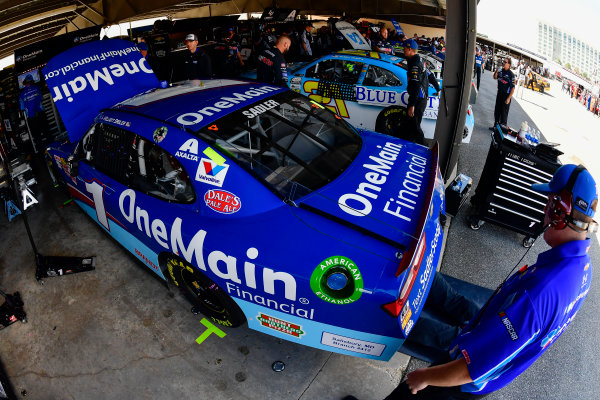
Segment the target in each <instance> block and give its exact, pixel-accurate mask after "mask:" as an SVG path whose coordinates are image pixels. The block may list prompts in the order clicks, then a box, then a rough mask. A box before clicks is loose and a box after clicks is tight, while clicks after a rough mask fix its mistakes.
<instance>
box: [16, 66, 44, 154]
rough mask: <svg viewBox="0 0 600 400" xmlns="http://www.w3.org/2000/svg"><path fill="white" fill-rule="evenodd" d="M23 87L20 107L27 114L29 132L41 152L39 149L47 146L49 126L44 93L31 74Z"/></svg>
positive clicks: (24, 81)
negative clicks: (45, 112)
mask: <svg viewBox="0 0 600 400" xmlns="http://www.w3.org/2000/svg"><path fill="white" fill-rule="evenodd" d="M23 85H24V86H25V87H24V88H23V90H21V93H19V105H20V107H21V110H22V111H24V112H25V116H26V118H27V125H28V126H29V131H30V132H31V135H32V136H33V140H34V141H35V145H36V148H35V150H37V151H39V150H40V148H39V147H40V146H43V145H45V142H46V140H47V138H46V136H45V135H46V130H47V126H48V123H47V121H46V116H45V115H44V106H43V105H42V98H43V97H42V92H41V90H40V88H39V87H38V86H37V85H36V84H35V83H34V81H33V76H31V74H27V75H26V76H25V79H23ZM37 151H36V152H37Z"/></svg>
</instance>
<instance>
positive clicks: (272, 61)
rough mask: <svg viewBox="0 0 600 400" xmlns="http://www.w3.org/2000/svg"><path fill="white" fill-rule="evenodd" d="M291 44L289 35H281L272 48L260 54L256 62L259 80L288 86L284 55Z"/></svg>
mask: <svg viewBox="0 0 600 400" xmlns="http://www.w3.org/2000/svg"><path fill="white" fill-rule="evenodd" d="M291 44H292V41H291V40H290V38H289V37H287V36H279V37H278V38H277V42H275V46H274V47H273V48H272V49H265V50H263V51H262V52H261V53H260V54H259V55H258V58H257V63H256V79H257V80H258V81H260V82H265V83H272V84H275V85H278V86H287V82H288V76H287V64H286V62H285V59H284V58H283V55H284V54H285V53H286V52H287V51H288V50H289V48H290V45H291Z"/></svg>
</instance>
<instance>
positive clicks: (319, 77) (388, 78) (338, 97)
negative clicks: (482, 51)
mask: <svg viewBox="0 0 600 400" xmlns="http://www.w3.org/2000/svg"><path fill="white" fill-rule="evenodd" d="M289 76H290V83H289V84H290V88H291V89H292V90H293V91H295V92H298V93H301V94H303V95H305V96H308V97H309V98H310V99H311V100H314V101H316V102H317V103H320V104H323V105H325V106H326V107H327V108H329V109H330V110H331V111H333V112H335V113H337V114H338V115H339V116H341V117H342V118H344V119H345V120H346V121H348V122H349V123H350V124H352V125H353V126H355V127H356V128H360V129H366V130H371V131H373V130H374V131H377V132H381V133H386V134H392V133H394V134H399V135H400V136H401V135H402V132H394V131H393V128H394V127H396V126H397V123H396V122H397V119H398V118H399V117H400V115H401V113H399V112H397V111H398V110H399V109H400V108H406V105H407V102H408V93H407V92H406V86H407V82H408V80H407V78H406V60H405V59H404V58H401V57H396V56H391V55H389V54H383V53H378V52H374V51H364V50H348V51H340V52H338V53H333V54H329V55H326V56H323V57H321V58H320V59H318V60H316V61H313V62H311V63H308V64H304V65H302V66H301V67H300V68H296V69H293V70H292V71H291V73H290V74H289ZM434 94H435V89H433V87H430V88H429V102H428V104H427V108H426V109H425V113H424V114H423V121H422V122H421V128H422V129H423V132H424V134H425V137H426V138H428V139H431V138H433V134H434V132H435V124H436V122H437V115H438V108H439V106H440V100H439V98H438V97H436V96H433V95H434ZM474 124H475V118H474V116H473V110H472V109H471V106H470V105H469V106H468V109H467V117H466V121H465V127H464V130H463V143H469V142H470V140H471V135H472V133H473V126H474Z"/></svg>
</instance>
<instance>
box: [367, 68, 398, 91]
mask: <svg viewBox="0 0 600 400" xmlns="http://www.w3.org/2000/svg"><path fill="white" fill-rule="evenodd" d="M363 85H364V86H376V87H390V86H402V82H401V81H400V79H398V77H397V76H396V75H395V74H394V73H393V72H392V71H389V70H387V69H385V68H381V67H378V66H377V65H369V68H368V69H367V73H366V74H365V78H364V79H363Z"/></svg>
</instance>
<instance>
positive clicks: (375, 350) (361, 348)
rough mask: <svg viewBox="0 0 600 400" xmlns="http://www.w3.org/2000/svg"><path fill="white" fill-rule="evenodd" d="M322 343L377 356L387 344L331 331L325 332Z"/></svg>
mask: <svg viewBox="0 0 600 400" xmlns="http://www.w3.org/2000/svg"><path fill="white" fill-rule="evenodd" d="M321 343H322V344H326V345H328V346H332V347H337V348H338V349H344V350H348V351H353V352H355V353H362V354H369V355H371V356H376V357H379V356H380V355H381V353H383V351H384V350H385V345H384V344H381V343H374V342H367V341H366V340H360V339H354V338H349V337H346V336H340V335H336V334H333V333H329V332H323V336H322V337H321Z"/></svg>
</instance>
